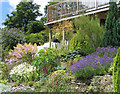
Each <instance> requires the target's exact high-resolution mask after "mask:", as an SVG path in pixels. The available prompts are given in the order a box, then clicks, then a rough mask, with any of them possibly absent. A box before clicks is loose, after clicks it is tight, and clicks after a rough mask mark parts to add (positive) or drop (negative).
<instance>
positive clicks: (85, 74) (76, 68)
mask: <svg viewBox="0 0 120 94" xmlns="http://www.w3.org/2000/svg"><path fill="white" fill-rule="evenodd" d="M116 53H117V48H111V47H106V48H104V47H102V48H100V47H99V48H97V50H96V52H94V53H92V54H90V55H87V56H86V57H84V58H82V59H81V60H80V61H78V62H76V63H74V64H73V65H71V71H72V73H74V74H75V75H76V76H77V77H81V78H90V77H92V76H93V75H103V74H105V73H106V72H107V70H108V68H109V67H110V65H111V62H113V59H114V57H115V55H116Z"/></svg>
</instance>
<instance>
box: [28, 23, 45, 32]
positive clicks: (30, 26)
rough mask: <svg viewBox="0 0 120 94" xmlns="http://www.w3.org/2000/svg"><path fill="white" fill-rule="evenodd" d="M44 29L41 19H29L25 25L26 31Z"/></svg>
mask: <svg viewBox="0 0 120 94" xmlns="http://www.w3.org/2000/svg"><path fill="white" fill-rule="evenodd" d="M44 29H45V26H44V24H43V23H42V22H41V21H29V24H28V25H27V30H28V31H27V33H38V32H40V31H42V30H44Z"/></svg>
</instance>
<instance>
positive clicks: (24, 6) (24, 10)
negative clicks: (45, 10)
mask: <svg viewBox="0 0 120 94" xmlns="http://www.w3.org/2000/svg"><path fill="white" fill-rule="evenodd" d="M39 7H40V5H37V4H33V1H32V0H29V1H27V0H24V1H21V2H20V3H19V4H18V5H17V7H16V11H13V12H12V13H11V16H10V15H9V14H7V17H8V18H7V19H6V20H5V22H4V23H3V24H4V25H6V26H7V27H8V28H13V27H16V28H22V27H23V28H24V31H25V32H26V31H27V24H28V23H29V21H35V20H36V18H37V16H42V14H41V13H39Z"/></svg>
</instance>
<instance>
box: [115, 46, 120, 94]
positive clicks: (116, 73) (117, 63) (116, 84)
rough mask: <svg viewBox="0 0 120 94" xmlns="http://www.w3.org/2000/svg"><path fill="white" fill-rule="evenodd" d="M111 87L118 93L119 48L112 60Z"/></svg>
mask: <svg viewBox="0 0 120 94" xmlns="http://www.w3.org/2000/svg"><path fill="white" fill-rule="evenodd" d="M113 87H114V91H115V92H117V93H120V48H119V49H118V52H117V55H116V57H115V59H114V65H113Z"/></svg>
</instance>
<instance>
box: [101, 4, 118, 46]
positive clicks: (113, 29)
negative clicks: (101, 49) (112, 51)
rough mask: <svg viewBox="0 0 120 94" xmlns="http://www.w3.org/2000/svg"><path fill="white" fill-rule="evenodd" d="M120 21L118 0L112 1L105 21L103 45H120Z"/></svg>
mask: <svg viewBox="0 0 120 94" xmlns="http://www.w3.org/2000/svg"><path fill="white" fill-rule="evenodd" d="M119 41H120V23H119V20H118V9H117V4H116V2H110V9H109V13H108V15H107V19H106V22H105V34H104V38H103V45H104V46H105V47H106V46H119V45H120V42H119Z"/></svg>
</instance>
